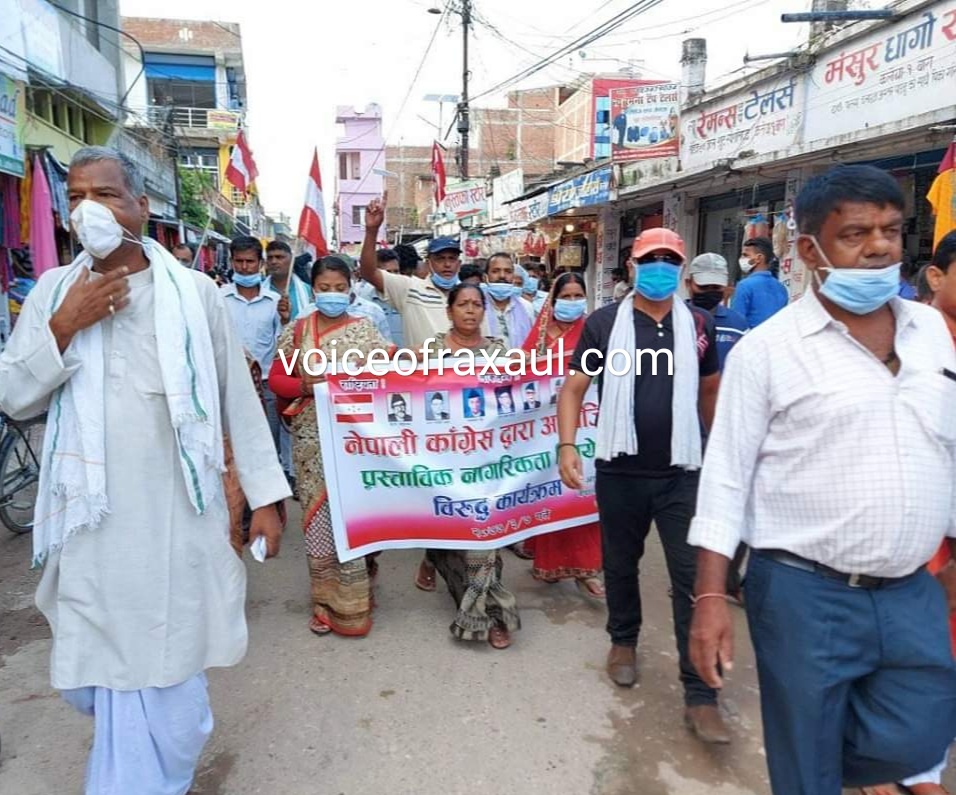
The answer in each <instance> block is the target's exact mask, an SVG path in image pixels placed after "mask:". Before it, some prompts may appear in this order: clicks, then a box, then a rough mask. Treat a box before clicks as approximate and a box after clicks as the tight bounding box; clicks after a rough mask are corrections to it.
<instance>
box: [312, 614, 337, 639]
mask: <svg viewBox="0 0 956 795" xmlns="http://www.w3.org/2000/svg"><path fill="white" fill-rule="evenodd" d="M331 631H332V627H329V626H326V625H325V624H323V623H322V622H321V621H319V619H318V616H312V618H310V619H309V632H311V633H312V634H313V635H328V634H329V633H330V632H331Z"/></svg>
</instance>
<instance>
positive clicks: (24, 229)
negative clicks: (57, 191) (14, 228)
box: [20, 156, 33, 242]
mask: <svg viewBox="0 0 956 795" xmlns="http://www.w3.org/2000/svg"><path fill="white" fill-rule="evenodd" d="M32 191H33V161H31V160H30V158H29V156H28V157H27V158H26V160H25V161H24V163H23V179H21V180H20V240H22V241H24V242H26V241H27V240H29V239H30V195H31V192H32Z"/></svg>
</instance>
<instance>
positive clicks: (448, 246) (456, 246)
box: [428, 237, 461, 254]
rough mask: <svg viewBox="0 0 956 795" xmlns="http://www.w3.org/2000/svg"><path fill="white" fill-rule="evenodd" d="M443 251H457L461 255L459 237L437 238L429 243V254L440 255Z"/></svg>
mask: <svg viewBox="0 0 956 795" xmlns="http://www.w3.org/2000/svg"><path fill="white" fill-rule="evenodd" d="M442 251H457V252H458V253H459V254H461V243H460V242H459V240H458V238H457V237H436V238H435V239H434V240H431V241H429V243H428V253H429V254H438V253H439V252H442Z"/></svg>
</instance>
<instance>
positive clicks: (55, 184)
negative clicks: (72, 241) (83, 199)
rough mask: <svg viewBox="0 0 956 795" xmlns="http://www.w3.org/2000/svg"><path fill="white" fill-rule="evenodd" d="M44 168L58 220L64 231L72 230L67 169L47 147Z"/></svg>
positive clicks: (44, 155)
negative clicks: (67, 189) (67, 188)
mask: <svg viewBox="0 0 956 795" xmlns="http://www.w3.org/2000/svg"><path fill="white" fill-rule="evenodd" d="M43 170H44V171H45V172H46V179H47V182H48V183H49V186H50V198H51V200H52V202H53V211H54V212H55V213H56V221H57V224H58V225H59V227H60V228H61V229H62V230H63V231H64V232H69V231H70V200H69V198H68V197H67V194H66V175H67V170H66V169H65V168H63V166H62V165H60V163H59V161H58V160H57V159H56V158H55V157H54V156H53V153H52V152H50V150H49V149H47V150H46V151H45V152H44V153H43Z"/></svg>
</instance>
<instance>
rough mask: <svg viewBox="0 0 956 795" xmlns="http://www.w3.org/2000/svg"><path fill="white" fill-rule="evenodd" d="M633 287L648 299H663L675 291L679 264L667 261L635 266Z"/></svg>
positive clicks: (678, 278) (678, 277) (678, 275)
mask: <svg viewBox="0 0 956 795" xmlns="http://www.w3.org/2000/svg"><path fill="white" fill-rule="evenodd" d="M636 267H637V278H636V280H635V285H634V289H635V290H637V292H638V293H640V294H641V295H643V296H644V297H645V298H646V299H647V300H648V301H665V300H666V299H668V298H670V297H671V296H672V295H673V294H674V293H675V292H677V285H678V282H679V280H680V265H672V264H671V263H669V262H661V261H658V262H647V263H640V264H638V265H637V266H636Z"/></svg>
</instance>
